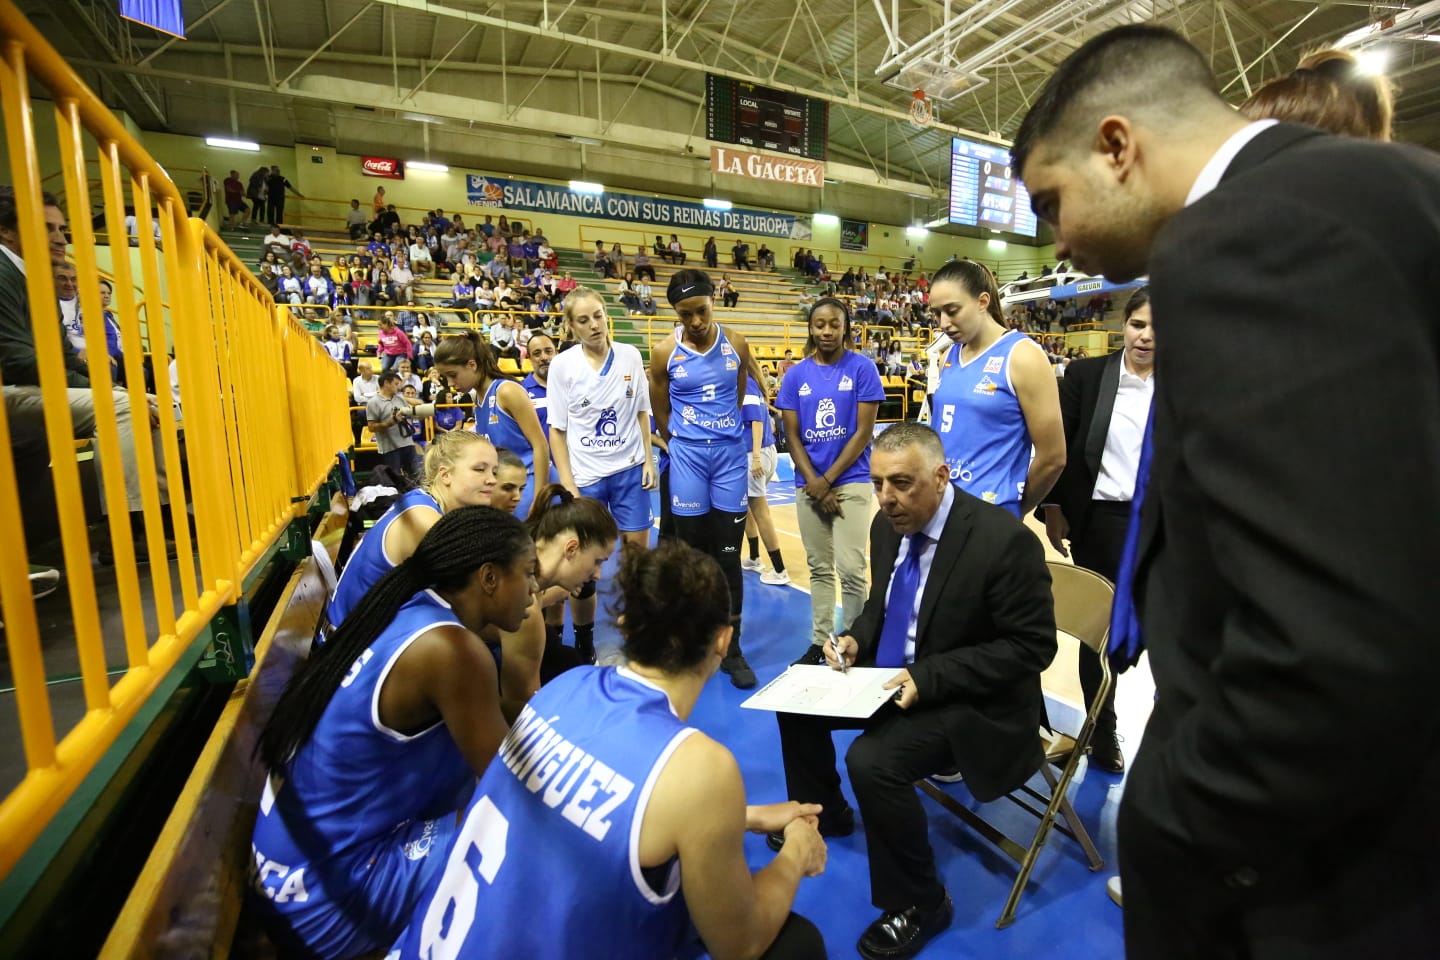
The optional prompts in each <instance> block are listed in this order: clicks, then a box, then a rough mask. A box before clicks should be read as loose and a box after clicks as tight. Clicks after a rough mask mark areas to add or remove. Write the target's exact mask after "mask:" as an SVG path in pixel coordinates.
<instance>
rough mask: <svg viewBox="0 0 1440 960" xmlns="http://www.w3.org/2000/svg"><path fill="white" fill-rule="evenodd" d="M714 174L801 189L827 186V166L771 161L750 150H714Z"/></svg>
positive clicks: (782, 159) (789, 159) (792, 160)
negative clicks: (789, 184)
mask: <svg viewBox="0 0 1440 960" xmlns="http://www.w3.org/2000/svg"><path fill="white" fill-rule="evenodd" d="M710 170H711V172H713V173H728V174H730V175H731V176H732V177H745V178H746V179H748V180H769V181H771V182H773V183H791V184H795V185H797V186H801V187H815V188H817V189H818V188H820V187H822V186H824V185H825V164H823V163H820V162H818V161H816V160H800V159H798V158H796V157H771V156H766V155H765V154H763V153H751V152H750V151H748V150H732V149H730V148H729V147H713V146H712V147H711V148H710Z"/></svg>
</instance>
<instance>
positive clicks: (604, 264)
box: [593, 240, 615, 280]
mask: <svg viewBox="0 0 1440 960" xmlns="http://www.w3.org/2000/svg"><path fill="white" fill-rule="evenodd" d="M593 266H594V268H595V271H596V272H597V273H599V274H600V276H602V277H604V278H605V279H606V280H610V279H613V278H614V276H615V266H614V264H612V263H611V262H610V254H608V253H607V252H606V251H605V244H604V242H602V241H600V240H596V241H595V262H594V264H593Z"/></svg>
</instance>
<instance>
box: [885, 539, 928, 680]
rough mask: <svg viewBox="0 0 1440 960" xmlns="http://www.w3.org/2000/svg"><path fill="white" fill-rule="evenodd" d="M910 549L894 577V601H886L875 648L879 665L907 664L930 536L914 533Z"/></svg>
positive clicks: (891, 580)
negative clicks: (912, 619) (912, 618)
mask: <svg viewBox="0 0 1440 960" xmlns="http://www.w3.org/2000/svg"><path fill="white" fill-rule="evenodd" d="M907 539H908V540H909V541H910V550H909V552H907V553H906V554H905V559H904V560H902V561H901V562H900V566H899V567H898V568H897V569H896V570H895V575H894V576H893V577H891V578H890V601H889V602H888V603H886V604H885V622H884V624H883V625H882V626H881V627H880V646H879V648H878V649H877V650H876V651H875V666H877V667H903V666H905V639H906V637H907V635H908V634H909V633H910V615H911V612H912V611H914V609H915V594H917V593H919V592H920V555H921V554H923V553H924V552H925V545H926V544H927V543H929V542H930V538H929V537H927V536H925V534H923V533H912V534H910V536H909V537H908V538H907Z"/></svg>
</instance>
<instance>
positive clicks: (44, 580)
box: [30, 563, 60, 600]
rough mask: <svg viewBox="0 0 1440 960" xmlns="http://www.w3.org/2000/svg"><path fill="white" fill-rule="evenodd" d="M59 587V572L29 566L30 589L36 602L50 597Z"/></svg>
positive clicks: (36, 565) (52, 569)
mask: <svg viewBox="0 0 1440 960" xmlns="http://www.w3.org/2000/svg"><path fill="white" fill-rule="evenodd" d="M59 585H60V571H59V570H56V569H55V568H54V567H42V566H40V565H38V564H33V563H32V564H31V565H30V589H31V590H33V591H34V593H35V599H36V600H39V599H40V598H41V597H48V596H50V594H52V593H54V592H55V589H56V588H57V587H59Z"/></svg>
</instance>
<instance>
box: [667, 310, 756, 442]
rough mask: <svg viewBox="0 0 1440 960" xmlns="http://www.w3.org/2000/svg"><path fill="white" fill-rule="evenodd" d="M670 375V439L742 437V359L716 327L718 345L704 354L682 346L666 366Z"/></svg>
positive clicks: (679, 346)
mask: <svg viewBox="0 0 1440 960" xmlns="http://www.w3.org/2000/svg"><path fill="white" fill-rule="evenodd" d="M666 369H667V370H668V371H669V374H670V435H671V436H672V437H677V438H679V439H681V440H702V441H714V440H727V439H728V440H735V439H738V438H739V437H740V436H741V424H740V399H739V397H737V396H736V393H737V391H738V390H739V389H740V383H739V378H738V371H739V369H740V356H739V354H738V353H736V351H735V348H734V347H732V346H730V341H729V340H727V339H726V338H725V329H724V328H723V327H721V326H720V325H719V324H716V325H715V342H714V343H712V344H711V345H710V349H709V350H706V351H704V352H701V351H698V350H696V349H694V348H693V347H687V346H685V345H684V344H682V343H681V342H680V337H679V334H678V332H677V334H676V337H675V349H674V350H673V351H671V353H670V362H669V363H668V364H667V365H666Z"/></svg>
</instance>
